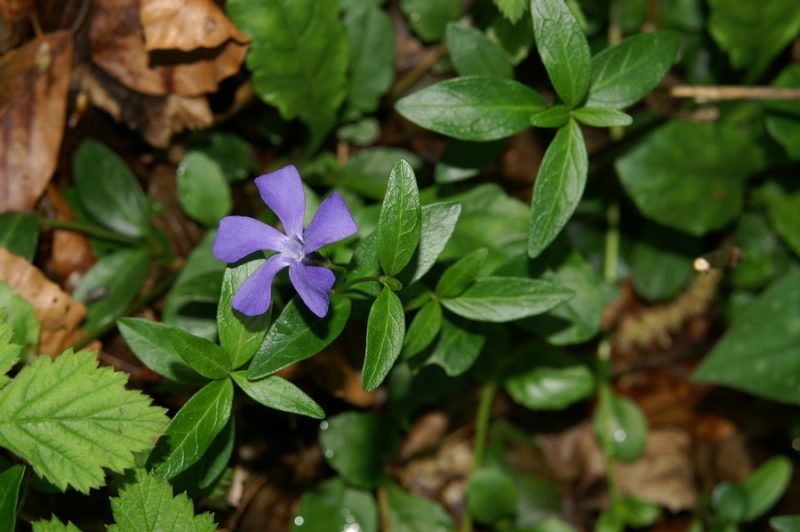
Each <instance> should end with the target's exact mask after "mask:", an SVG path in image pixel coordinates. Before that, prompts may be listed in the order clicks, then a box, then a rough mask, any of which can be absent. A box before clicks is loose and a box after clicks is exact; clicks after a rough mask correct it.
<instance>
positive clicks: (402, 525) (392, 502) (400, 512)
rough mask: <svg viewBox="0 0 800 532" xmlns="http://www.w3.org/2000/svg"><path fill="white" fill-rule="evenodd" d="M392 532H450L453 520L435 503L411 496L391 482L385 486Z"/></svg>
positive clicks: (452, 528)
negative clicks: (422, 531) (423, 531)
mask: <svg viewBox="0 0 800 532" xmlns="http://www.w3.org/2000/svg"><path fill="white" fill-rule="evenodd" d="M386 498H387V501H388V503H389V528H390V530H392V532H418V531H421V530H425V531H426V532H452V531H453V530H455V527H454V526H453V518H452V517H450V515H449V514H448V513H447V512H446V511H445V510H444V508H442V507H441V506H440V505H439V504H437V503H436V502H434V501H432V500H429V499H426V498H424V497H420V496H418V495H413V494H411V493H409V492H407V491H405V490H404V489H403V488H401V487H400V486H398V485H397V484H395V483H393V482H391V483H389V484H388V485H387V486H386Z"/></svg>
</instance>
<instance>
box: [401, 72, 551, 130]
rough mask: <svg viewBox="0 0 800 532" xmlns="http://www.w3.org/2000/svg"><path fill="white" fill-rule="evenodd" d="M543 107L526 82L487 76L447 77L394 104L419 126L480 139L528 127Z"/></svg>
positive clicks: (535, 93)
mask: <svg viewBox="0 0 800 532" xmlns="http://www.w3.org/2000/svg"><path fill="white" fill-rule="evenodd" d="M543 107H544V100H543V99H542V97H541V96H539V94H538V93H537V92H536V91H534V90H533V89H531V88H530V87H528V86H527V85H523V84H522V83H519V82H517V81H514V80H511V79H500V78H491V77H487V76H461V77H458V78H453V79H448V80H445V81H442V82H440V83H436V84H435V85H431V86H429V87H426V88H424V89H422V90H420V91H417V92H415V93H414V94H411V95H409V96H406V97H405V98H402V99H401V100H399V101H398V102H397V104H395V109H397V112H398V113H400V114H401V115H403V116H404V117H406V118H407V119H409V120H410V121H412V122H414V123H415V124H417V125H419V126H422V127H424V128H427V129H430V130H433V131H436V132H437V133H442V134H444V135H448V136H450V137H454V138H457V139H461V140H473V141H479V142H480V141H489V140H498V139H502V138H506V137H510V136H511V135H514V134H515V133H519V132H520V131H522V130H525V129H527V128H528V127H529V125H530V124H529V121H530V117H531V115H532V114H534V113H535V112H537V111H539V110H540V109H541V108H543Z"/></svg>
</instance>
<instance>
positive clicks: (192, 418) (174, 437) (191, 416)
mask: <svg viewBox="0 0 800 532" xmlns="http://www.w3.org/2000/svg"><path fill="white" fill-rule="evenodd" d="M232 404H233V383H232V382H231V380H230V379H223V380H219V381H213V382H210V383H208V384H206V385H205V386H203V388H201V389H200V390H199V391H198V392H197V393H195V394H194V395H193V396H192V397H191V398H189V400H188V401H186V403H185V404H184V405H183V407H181V409H180V410H178V413H177V414H175V417H174V418H172V421H171V422H170V424H169V426H168V427H167V430H166V431H165V432H164V435H163V436H161V438H160V439H159V440H158V443H157V444H156V447H155V449H153V452H152V453H150V457H149V458H148V460H147V465H148V468H150V469H152V470H153V472H154V473H155V474H156V475H157V476H158V477H159V478H166V479H170V478H173V477H175V476H176V475H178V474H179V473H181V472H182V471H185V470H186V469H188V468H189V467H190V466H191V465H192V464H194V463H195V462H197V461H198V460H200V458H202V456H203V454H204V453H205V452H206V450H208V448H209V447H210V446H211V443H212V442H213V441H214V438H215V437H216V436H217V434H219V433H220V431H221V430H222V429H223V428H224V427H225V424H226V423H227V422H228V419H229V418H230V415H231V406H232Z"/></svg>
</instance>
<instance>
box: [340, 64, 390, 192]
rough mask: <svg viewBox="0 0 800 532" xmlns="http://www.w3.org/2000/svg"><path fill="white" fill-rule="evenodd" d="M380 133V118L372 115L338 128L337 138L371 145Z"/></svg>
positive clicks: (357, 143) (352, 142)
mask: <svg viewBox="0 0 800 532" xmlns="http://www.w3.org/2000/svg"><path fill="white" fill-rule="evenodd" d="M393 74H394V73H393ZM380 134H381V126H380V122H378V119H376V118H372V117H370V118H362V119H360V120H358V121H357V122H353V123H351V124H346V125H344V126H342V127H340V128H339V129H337V130H336V138H337V139H339V140H343V141H344V142H348V143H350V144H355V145H356V146H369V145H370V144H373V143H375V142H377V140H378V137H379V136H380ZM359 153H361V152H359ZM350 160H351V159H348V160H347V162H348V163H349V162H350ZM387 173H388V172H387ZM381 196H383V194H381Z"/></svg>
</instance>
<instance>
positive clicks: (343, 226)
mask: <svg viewBox="0 0 800 532" xmlns="http://www.w3.org/2000/svg"><path fill="white" fill-rule="evenodd" d="M357 231H358V226H357V225H356V222H355V220H353V215H352V214H350V209H348V208H347V204H346V203H345V202H344V198H342V196H341V194H339V193H338V192H334V193H333V194H331V195H330V196H328V197H327V198H325V201H323V202H322V203H321V204H320V206H319V209H317V212H316V214H314V219H313V220H311V223H310V224H308V227H307V228H306V231H305V233H303V242H304V243H305V250H306V253H312V252H314V251H316V250H318V249H319V248H321V247H322V246H327V245H328V244H332V243H333V242H338V241H339V240H342V239H343V238H347V237H348V236H351V235H354V234H356V232H357Z"/></svg>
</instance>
